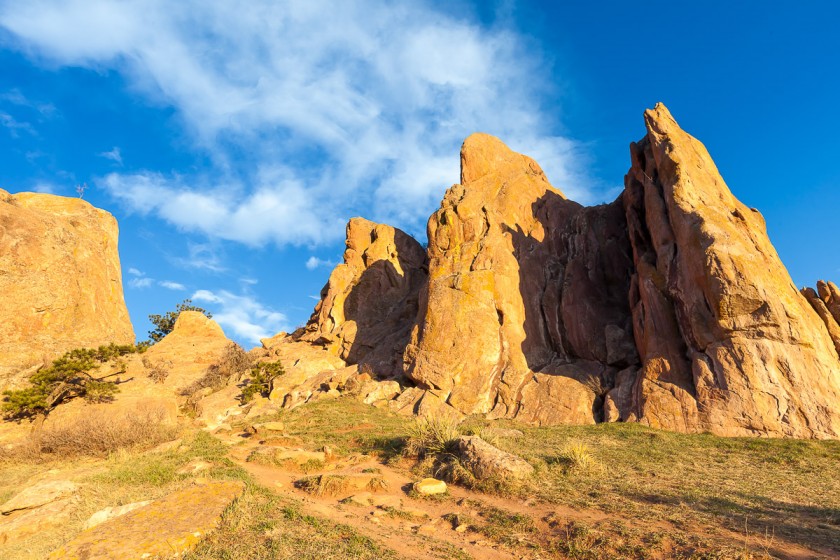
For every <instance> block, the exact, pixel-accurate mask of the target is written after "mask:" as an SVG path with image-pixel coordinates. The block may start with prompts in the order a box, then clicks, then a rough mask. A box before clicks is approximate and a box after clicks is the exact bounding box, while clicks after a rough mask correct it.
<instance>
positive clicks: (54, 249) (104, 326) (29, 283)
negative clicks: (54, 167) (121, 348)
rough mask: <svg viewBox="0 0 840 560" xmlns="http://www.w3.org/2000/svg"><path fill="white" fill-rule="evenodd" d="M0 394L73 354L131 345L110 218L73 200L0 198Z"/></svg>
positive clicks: (36, 196) (34, 195)
mask: <svg viewBox="0 0 840 560" xmlns="http://www.w3.org/2000/svg"><path fill="white" fill-rule="evenodd" d="M0 297H2V301H3V303H2V305H0V389H2V388H7V387H10V386H13V385H14V384H16V383H17V382H19V381H20V380H21V379H22V378H24V377H25V376H26V374H27V371H26V369H27V368H29V367H32V366H36V365H40V364H42V363H44V362H45V361H49V360H51V359H53V358H56V357H57V356H59V355H61V354H62V353H64V352H66V351H68V350H71V349H74V348H79V347H95V346H99V345H101V344H107V343H110V342H116V343H119V344H128V343H132V342H134V331H133V329H132V327H131V322H130V320H129V316H128V310H127V309H126V306H125V300H124V298H123V289H122V275H121V271H120V261H119V255H118V253H117V222H116V220H115V219H114V217H113V216H112V215H111V214H109V213H108V212H105V211H104V210H100V209H98V208H94V207H93V206H91V205H90V204H88V203H87V202H85V201H83V200H80V199H77V198H65V197H60V196H54V195H49V194H38V193H19V194H14V195H12V194H9V193H8V192H6V191H3V190H0Z"/></svg>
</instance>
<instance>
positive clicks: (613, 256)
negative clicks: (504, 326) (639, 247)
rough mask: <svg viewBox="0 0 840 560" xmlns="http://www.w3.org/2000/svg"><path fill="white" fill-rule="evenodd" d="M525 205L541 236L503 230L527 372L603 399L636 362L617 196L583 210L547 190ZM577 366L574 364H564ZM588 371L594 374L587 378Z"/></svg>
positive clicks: (629, 265) (627, 258)
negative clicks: (557, 378)
mask: <svg viewBox="0 0 840 560" xmlns="http://www.w3.org/2000/svg"><path fill="white" fill-rule="evenodd" d="M532 210H533V212H534V216H535V217H536V218H537V220H538V221H539V222H540V224H541V225H542V227H543V236H544V237H543V239H537V238H535V237H534V236H533V235H528V234H526V233H525V232H523V231H522V229H521V228H520V227H519V226H518V225H517V227H516V229H512V228H507V229H506V231H507V232H508V233H509V234H510V235H511V237H512V242H513V248H514V257H515V258H516V260H517V261H518V263H519V271H520V278H519V291H520V295H521V297H522V300H523V303H524V307H525V324H524V329H525V335H526V338H525V340H524V341H523V343H522V352H523V354H524V356H525V358H526V361H527V364H528V367H529V368H530V369H531V370H533V371H536V372H541V373H545V374H549V375H565V376H568V377H572V378H574V379H577V380H578V381H580V382H581V383H584V384H586V385H587V386H589V387H590V388H592V390H593V391H594V392H595V393H596V395H598V396H599V397H603V395H604V394H605V393H606V392H607V391H608V390H609V389H610V388H611V387H612V386H613V384H614V378H615V375H616V373H617V372H618V370H620V369H623V368H626V367H629V366H633V365H637V364H638V362H639V357H638V353H637V351H636V344H635V340H634V337H633V327H632V317H631V312H630V304H629V300H628V293H629V290H630V278H631V275H632V274H633V270H634V266H633V256H632V250H631V247H630V242H629V239H628V237H627V225H626V221H625V215H624V208H623V204H622V200H621V197H619V198H618V199H617V200H616V201H614V202H613V203H611V204H604V205H600V206H591V207H583V206H581V205H580V204H577V203H576V202H572V201H570V200H566V199H564V198H563V197H562V196H560V195H559V194H557V193H555V192H547V193H545V195H543V196H542V197H540V198H539V199H538V200H536V201H535V202H534V203H533V204H532ZM578 363H579V364H581V366H582V367H581V368H579V369H578V368H574V367H569V365H574V364H578ZM595 364H599V365H600V366H601V367H600V368H593V366H594V365H595ZM593 369H594V370H600V371H601V374H600V375H598V376H596V377H595V378H593V376H592V373H591V372H592V371H593ZM601 406H602V399H600V398H599V399H596V408H600V407H601ZM593 412H594V413H595V414H596V417H598V416H599V413H600V411H599V410H596V411H593Z"/></svg>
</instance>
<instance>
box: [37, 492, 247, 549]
mask: <svg viewBox="0 0 840 560" xmlns="http://www.w3.org/2000/svg"><path fill="white" fill-rule="evenodd" d="M242 490H243V485H242V483H241V482H210V483H207V484H202V485H198V486H192V487H189V488H185V489H184V490H179V491H177V492H174V493H172V494H170V495H169V496H166V497H165V498H163V499H160V500H157V501H155V502H152V503H151V504H149V505H147V506H144V507H141V508H138V509H135V510H134V511H131V512H129V513H126V514H125V515H122V516H120V517H117V518H115V519H112V520H110V521H107V522H105V523H103V524H101V525H97V526H95V527H93V528H92V529H88V530H86V531H83V532H82V533H80V534H79V535H78V536H76V537H75V538H74V539H72V540H71V541H70V542H68V543H67V544H65V545H64V546H62V547H61V548H59V549H58V550H55V551H53V552H52V554H50V556H49V557H50V558H56V559H57V558H62V559H65V560H83V559H87V558H155V557H164V558H169V557H170V556H173V555H179V554H182V553H184V552H186V551H189V550H192V549H193V548H194V547H195V545H196V544H198V542H199V541H200V540H201V538H202V537H203V536H204V535H206V534H207V533H208V532H210V531H211V530H213V529H214V528H215V527H216V526H217V525H218V524H219V521H220V520H221V515H222V512H223V511H224V509H225V508H226V507H227V506H228V505H230V503H231V502H232V501H233V500H234V499H236V498H237V497H238V496H239V495H240V494H241V493H242Z"/></svg>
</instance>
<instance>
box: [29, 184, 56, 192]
mask: <svg viewBox="0 0 840 560" xmlns="http://www.w3.org/2000/svg"><path fill="white" fill-rule="evenodd" d="M56 190H57V189H56V186H55V185H53V184H51V183H35V185H33V187H32V192H37V193H44V194H55V193H56Z"/></svg>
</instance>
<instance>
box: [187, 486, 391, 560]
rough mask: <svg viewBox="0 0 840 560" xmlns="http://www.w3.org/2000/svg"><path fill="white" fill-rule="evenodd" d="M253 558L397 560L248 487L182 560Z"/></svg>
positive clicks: (336, 526) (356, 535) (345, 528)
mask: <svg viewBox="0 0 840 560" xmlns="http://www.w3.org/2000/svg"><path fill="white" fill-rule="evenodd" d="M252 558H259V559H266V560H267V559H278V560H279V559H286V558H288V559H292V558H294V559H301V560H321V559H323V558H335V559H337V560H338V559H351V558H352V559H359V560H379V559H381V560H392V559H393V560H396V559H397V558H398V556H397V555H396V554H395V553H394V552H393V551H391V550H388V549H386V548H384V547H381V546H379V545H377V544H376V543H375V542H373V541H372V540H371V539H369V538H368V537H365V536H364V535H361V534H360V533H359V532H358V531H356V530H354V529H353V528H351V527H348V526H346V525H342V524H336V523H331V522H327V521H324V520H322V519H319V518H317V517H313V516H310V515H304V514H302V513H301V512H300V510H299V509H298V508H297V506H296V505H295V504H293V503H292V502H289V501H288V500H284V499H283V498H281V497H279V496H277V495H276V494H274V493H272V492H270V491H269V490H266V489H263V488H260V487H249V488H248V489H247V490H246V492H245V494H244V495H243V496H242V498H240V499H239V500H238V501H237V503H236V504H234V506H232V507H231V508H229V509H228V511H227V512H225V515H224V518H223V520H222V523H221V526H220V527H219V528H218V529H217V530H216V531H214V532H213V533H211V534H210V535H209V536H208V538H206V539H204V540H203V541H202V542H201V543H200V544H199V546H198V547H197V548H196V549H195V550H194V551H193V552H191V553H189V554H187V555H185V556H184V559H185V560H211V559H214V560H216V559H218V560H246V559H252Z"/></svg>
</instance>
